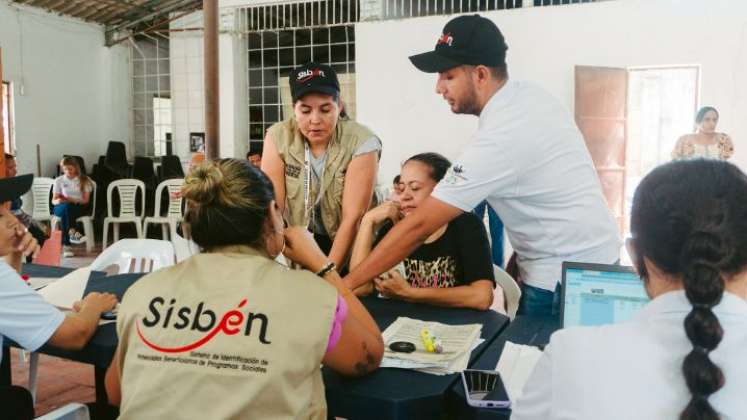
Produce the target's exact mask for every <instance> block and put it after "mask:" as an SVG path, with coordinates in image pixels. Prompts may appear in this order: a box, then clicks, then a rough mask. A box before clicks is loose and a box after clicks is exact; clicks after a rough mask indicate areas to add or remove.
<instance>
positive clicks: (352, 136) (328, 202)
mask: <svg viewBox="0 0 747 420" xmlns="http://www.w3.org/2000/svg"><path fill="white" fill-rule="evenodd" d="M267 132H268V134H269V135H270V137H272V139H273V140H274V141H275V145H276V146H277V149H278V154H279V155H280V158H281V159H283V162H284V163H285V200H286V201H285V208H286V209H287V216H288V222H289V223H290V224H291V225H292V226H304V227H308V226H309V223H310V221H311V209H309V211H305V209H304V180H305V177H306V168H305V166H304V160H305V148H304V144H305V143H306V140H305V139H304V138H303V135H301V131H300V130H299V129H298V125H297V124H296V119H295V118H290V119H288V120H285V121H281V122H279V123H276V124H274V125H273V126H272V127H270V128H269V129H268V130H267ZM374 136H375V134H374V133H373V132H372V131H371V130H369V129H368V128H367V127H365V126H363V125H361V124H358V123H356V122H354V121H343V120H340V121H338V122H337V127H336V128H335V132H334V134H333V135H332V140H330V142H329V146H328V147H327V161H326V164H325V167H324V173H323V174H322V180H321V190H322V191H323V196H322V198H321V200H320V204H321V207H322V223H323V224H324V229H325V230H326V231H327V234H328V235H329V236H330V237H331V238H334V237H335V234H337V229H338V228H339V227H340V220H341V218H342V193H343V189H344V187H345V173H346V171H347V168H348V164H349V163H350V161H351V160H352V159H353V153H354V152H355V150H356V149H357V148H358V146H360V145H361V144H363V142H365V141H366V140H368V139H370V138H371V137H374ZM318 193H319V185H313V183H312V185H311V188H310V192H309V207H311V206H313V204H314V203H316V202H317V195H318Z"/></svg>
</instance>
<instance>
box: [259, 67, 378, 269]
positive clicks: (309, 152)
mask: <svg viewBox="0 0 747 420" xmlns="http://www.w3.org/2000/svg"><path fill="white" fill-rule="evenodd" d="M289 83H290V88H291V96H292V97H293V113H294V116H293V117H291V118H289V119H287V120H285V121H282V122H279V123H277V124H275V125H273V126H272V127H270V128H269V129H268V130H267V135H266V137H265V141H264V154H263V156H262V170H263V171H264V172H265V173H266V174H267V175H268V176H269V177H270V179H271V180H272V184H273V186H274V187H275V194H276V197H277V201H278V205H279V206H280V207H281V210H283V211H284V212H285V215H286V217H287V218H288V222H289V224H290V225H291V226H303V227H306V228H309V230H310V231H311V232H312V233H313V234H314V238H315V239H316V241H317V243H318V244H319V246H320V247H321V248H322V250H323V251H324V252H325V253H326V254H327V255H328V256H329V259H330V260H332V261H333V262H334V263H335V264H337V265H338V266H343V265H344V264H345V262H346V261H347V258H348V255H349V253H350V249H351V247H352V244H353V240H354V239H355V235H356V233H357V229H358V224H359V222H360V219H361V217H362V216H363V214H364V213H365V212H366V211H367V210H368V209H369V207H370V206H371V201H372V197H373V191H374V185H375V181H376V172H377V170H378V164H379V155H380V153H381V141H380V140H379V138H378V137H377V136H376V135H375V134H374V133H373V132H372V131H371V130H369V129H368V128H366V127H365V126H363V125H361V124H358V123H356V122H354V121H350V120H348V119H347V118H346V117H344V111H343V109H342V104H341V102H340V83H339V81H338V80H337V75H336V74H335V72H334V70H333V69H332V68H331V67H329V66H325V65H320V64H316V63H309V64H307V65H304V66H301V67H299V68H297V69H294V70H293V71H291V73H290V77H289Z"/></svg>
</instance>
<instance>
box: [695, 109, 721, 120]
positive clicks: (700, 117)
mask: <svg viewBox="0 0 747 420" xmlns="http://www.w3.org/2000/svg"><path fill="white" fill-rule="evenodd" d="M710 111H713V112H715V113H716V117H717V118H718V115H719V114H718V111H717V110H716V108H714V107H712V106H704V107H702V108H700V109H699V110H698V113H697V114H695V123H696V124H700V123H702V122H703V118H705V115H706V114H707V113H709V112H710Z"/></svg>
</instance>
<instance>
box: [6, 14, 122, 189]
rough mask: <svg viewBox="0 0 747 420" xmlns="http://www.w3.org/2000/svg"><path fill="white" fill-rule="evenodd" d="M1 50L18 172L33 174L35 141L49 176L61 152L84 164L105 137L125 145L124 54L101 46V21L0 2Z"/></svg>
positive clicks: (90, 160) (102, 148)
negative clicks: (10, 90)
mask: <svg viewBox="0 0 747 420" xmlns="http://www.w3.org/2000/svg"><path fill="white" fill-rule="evenodd" d="M0 48H2V62H3V78H4V79H5V80H9V81H11V82H12V83H13V85H14V91H15V124H16V125H15V128H16V147H17V153H18V155H19V166H20V168H19V169H20V171H21V172H32V171H33V172H36V145H37V144H39V145H41V156H42V173H43V175H46V176H49V175H51V174H52V172H53V171H54V168H55V163H56V162H58V161H59V159H60V158H61V157H62V154H63V153H68V154H75V155H80V156H83V158H84V159H85V160H86V165H87V166H88V167H89V169H90V167H91V165H93V164H94V163H96V159H97V158H98V156H99V155H100V154H103V153H104V152H105V151H106V144H107V142H108V141H109V140H119V141H123V142H125V143H128V141H129V138H130V121H129V115H130V109H129V103H130V76H129V73H130V70H129V68H130V67H129V66H130V64H129V52H128V49H127V48H126V47H123V46H116V47H113V48H107V47H106V46H104V31H103V28H102V27H100V26H97V25H91V24H87V23H83V22H81V21H78V20H74V19H68V18H62V17H58V16H56V15H52V14H49V13H46V12H44V11H41V10H39V9H34V8H30V7H29V8H27V7H11V6H9V5H8V4H7V2H0ZM21 63H23V64H21ZM22 85H23V88H24V94H23V95H21V94H20V88H21V86H22Z"/></svg>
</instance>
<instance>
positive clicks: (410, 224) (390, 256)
mask: <svg viewBox="0 0 747 420" xmlns="http://www.w3.org/2000/svg"><path fill="white" fill-rule="evenodd" d="M414 216H416V215H415V214H413V215H411V216H409V217H406V218H405V219H403V220H402V221H401V222H399V223H397V224H396V225H394V227H393V228H392V230H390V231H389V233H387V235H386V236H385V237H384V238H383V239H382V240H381V242H379V245H378V246H376V248H374V249H373V251H371V253H370V254H369V255H368V257H367V258H366V259H364V260H363V261H362V262H361V263H360V264H358V265H357V266H356V267H355V269H354V270H352V271H351V272H350V273H349V274H348V275H347V276H345V279H344V281H345V285H346V286H348V287H349V288H350V289H355V288H356V287H358V286H361V285H363V284H365V283H366V282H367V281H370V280H371V279H372V278H374V277H376V276H377V275H378V274H380V273H383V272H385V271H386V270H388V269H390V268H392V267H394V266H395V265H396V264H397V263H398V262H399V261H402V260H404V259H405V257H407V256H408V255H410V254H411V253H412V252H413V251H414V250H415V249H417V248H418V247H419V246H420V245H421V244H422V243H423V242H425V240H426V239H427V238H428V235H429V234H430V233H429V232H427V230H426V226H425V223H423V221H421V220H418V218H417V217H414Z"/></svg>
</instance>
